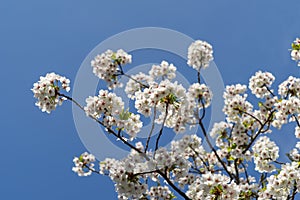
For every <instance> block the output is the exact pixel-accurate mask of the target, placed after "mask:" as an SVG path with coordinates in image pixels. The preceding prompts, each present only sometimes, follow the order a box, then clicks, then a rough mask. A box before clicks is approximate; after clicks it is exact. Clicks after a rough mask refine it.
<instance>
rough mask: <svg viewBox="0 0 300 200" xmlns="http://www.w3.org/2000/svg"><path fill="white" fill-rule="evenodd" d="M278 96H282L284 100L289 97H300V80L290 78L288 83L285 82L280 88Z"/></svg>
mask: <svg viewBox="0 0 300 200" xmlns="http://www.w3.org/2000/svg"><path fill="white" fill-rule="evenodd" d="M278 94H280V96H281V97H282V98H286V97H289V96H296V97H300V79H299V78H295V77H293V76H289V78H288V79H287V80H286V81H283V82H282V83H281V84H280V85H279V86H278Z"/></svg>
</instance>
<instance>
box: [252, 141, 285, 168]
mask: <svg viewBox="0 0 300 200" xmlns="http://www.w3.org/2000/svg"><path fill="white" fill-rule="evenodd" d="M252 150H253V153H254V158H253V159H254V163H255V170H257V171H258V172H260V173H263V172H272V171H275V169H276V168H275V166H274V165H273V164H271V162H273V161H276V159H277V158H278V157H279V148H278V146H277V145H276V144H275V142H273V141H271V140H270V139H269V138H268V137H267V136H262V137H260V138H259V139H258V140H257V141H256V142H255V144H254V145H253V147H252Z"/></svg>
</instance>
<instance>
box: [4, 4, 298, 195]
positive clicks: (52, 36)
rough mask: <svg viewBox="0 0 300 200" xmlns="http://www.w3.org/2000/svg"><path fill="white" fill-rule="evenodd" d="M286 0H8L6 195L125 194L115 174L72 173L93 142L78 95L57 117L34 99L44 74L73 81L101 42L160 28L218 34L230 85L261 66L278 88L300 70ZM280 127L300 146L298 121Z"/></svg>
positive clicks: (293, 13) (292, 11) (219, 59)
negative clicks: (76, 117) (76, 109)
mask: <svg viewBox="0 0 300 200" xmlns="http://www.w3.org/2000/svg"><path fill="white" fill-rule="evenodd" d="M282 2H283V1H280V0H277V1H276V0H273V1H270V0H269V1H267V0H266V1H261V0H251V1H240V0H228V1H221V0H220V1H204V0H191V1H174V0H173V1H171V0H170V1H167V0H160V1H159V0H152V1H144V0H127V1H124V0H120V1H106V2H104V1H96V0H87V1H77V0H72V1H71V0H64V1H58V0H52V1H40V0H39V1H37V0H28V1H20V0H19V1H15V0H11V1H1V2H0V36H1V37H0V60H1V70H2V76H1V79H0V81H1V84H0V89H1V91H2V95H1V105H2V106H1V108H2V109H1V112H0V117H1V131H0V137H1V140H0V152H1V155H2V158H1V161H0V163H1V164H0V194H1V198H3V199H12V200H15V199H21V198H23V199H28V200H36V199H44V200H48V199H49V200H50V199H51V200H52V199H57V200H62V199H73V200H77V199H78V200H79V199H107V200H110V199H116V193H115V192H114V186H113V183H112V182H111V181H110V180H109V178H107V177H103V176H96V175H95V176H91V177H87V178H80V177H78V176H77V175H76V174H74V173H73V172H72V171H71V168H72V166H73V163H72V159H73V156H74V155H78V154H80V153H81V152H83V151H86V148H85V146H84V145H83V144H82V142H81V140H80V138H79V137H78V134H77V132H76V128H75V125H74V121H73V116H72V109H71V104H70V103H69V102H66V103H64V105H63V106H62V107H59V108H58V109H57V110H56V111H55V112H53V113H52V114H51V115H48V114H46V113H42V112H40V110H39V109H38V108H37V107H35V106H34V102H35V100H34V99H33V97H32V92H31V91H30V88H32V84H33V83H34V82H35V81H37V80H38V79H39V76H41V75H45V74H46V73H47V72H52V71H55V72H57V73H59V74H62V75H65V76H67V77H68V78H69V79H70V80H71V81H72V80H74V79H75V76H76V73H77V70H78V69H79V67H80V65H81V63H82V61H83V60H84V59H85V57H86V56H87V55H88V53H89V52H90V51H91V50H92V49H93V48H94V47H95V46H97V45H98V44H99V43H100V42H101V41H103V40H105V39H107V38H108V37H110V36H112V35H115V34H117V33H120V32H122V31H126V30H129V29H132V28H141V27H149V26H150V27H163V28H169V29H173V30H176V31H179V32H182V33H184V34H186V35H188V36H190V37H192V38H194V39H202V40H206V41H209V42H210V43H211V44H212V45H213V47H214V58H215V60H214V61H215V63H216V65H217V66H218V69H219V71H220V73H221V75H222V77H223V80H224V83H225V84H232V83H238V82H241V83H244V84H247V83H248V78H249V77H250V76H252V75H253V74H254V73H255V72H256V71H258V70H260V69H261V70H264V71H269V72H272V73H273V74H274V75H275V77H276V81H275V85H278V83H280V82H281V81H283V80H285V79H286V78H287V77H288V76H290V75H293V76H298V77H299V73H300V72H299V68H297V66H296V64H295V63H294V62H293V61H291V60H290V56H289V51H288V49H289V48H290V43H291V42H292V41H293V40H294V39H295V38H296V37H300V20H299V18H300V13H299V7H300V2H299V1H296V0H294V1H284V3H282ZM174 42H176V41H174ZM120 48H122V45H120ZM99 53H100V52H99ZM153 55H155V54H153ZM153 55H152V56H151V55H149V56H148V57H147V56H145V59H146V60H147V62H150V60H151V58H153V59H154V60H155V57H154V56H153ZM170 59H171V58H170ZM174 60H175V61H176V58H174ZM155 62H156V60H155ZM174 64H175V65H176V63H175V62H174ZM280 134H281V135H280ZM280 134H277V136H275V137H279V136H281V138H284V140H282V139H281V141H279V146H281V147H288V146H290V145H291V144H294V143H295V141H294V140H292V138H293V134H294V133H293V132H292V131H291V129H290V128H287V127H284V128H283V130H282V132H281V133H280ZM289 135H290V136H292V137H290V136H289ZM283 153H284V152H283Z"/></svg>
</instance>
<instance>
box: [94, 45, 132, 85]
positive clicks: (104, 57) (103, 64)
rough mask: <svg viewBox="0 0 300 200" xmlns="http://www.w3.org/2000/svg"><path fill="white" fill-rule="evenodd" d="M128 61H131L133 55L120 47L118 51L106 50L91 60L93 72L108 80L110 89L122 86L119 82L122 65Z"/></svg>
mask: <svg viewBox="0 0 300 200" xmlns="http://www.w3.org/2000/svg"><path fill="white" fill-rule="evenodd" d="M127 63H131V55H129V54H127V53H126V52H125V51H124V50H122V49H119V50H118V51H117V52H113V51H112V50H107V51H106V52H104V53H102V54H100V55H97V56H96V57H95V58H94V60H92V61H91V66H92V67H93V73H94V74H95V75H96V76H98V77H99V78H100V79H103V80H104V81H106V82H107V84H108V87H109V89H112V88H115V87H121V86H122V84H120V83H119V82H118V75H121V74H120V72H121V70H120V67H121V66H122V65H125V64H127Z"/></svg>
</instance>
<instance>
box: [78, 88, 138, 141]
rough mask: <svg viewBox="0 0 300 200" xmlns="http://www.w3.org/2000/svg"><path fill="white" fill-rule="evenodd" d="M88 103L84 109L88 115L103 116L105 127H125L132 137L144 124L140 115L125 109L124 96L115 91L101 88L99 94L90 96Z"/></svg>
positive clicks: (131, 137)
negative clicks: (119, 95)
mask: <svg viewBox="0 0 300 200" xmlns="http://www.w3.org/2000/svg"><path fill="white" fill-rule="evenodd" d="M86 103H87V105H86V106H85V107H84V110H85V112H86V115H87V116H93V117H95V118H97V119H99V118H101V117H103V124H104V125H105V127H107V128H111V127H113V126H116V127H118V128H119V129H123V130H124V131H126V133H127V134H128V135H129V136H130V139H133V138H135V137H136V134H137V133H138V132H139V131H140V130H141V128H142V126H143V123H142V122H141V121H140V115H137V114H133V113H131V112H129V111H128V110H124V102H123V101H122V98H121V97H118V96H117V95H116V94H115V93H111V92H108V91H107V90H100V91H99V95H98V96H90V97H88V98H87V99H86Z"/></svg>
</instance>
